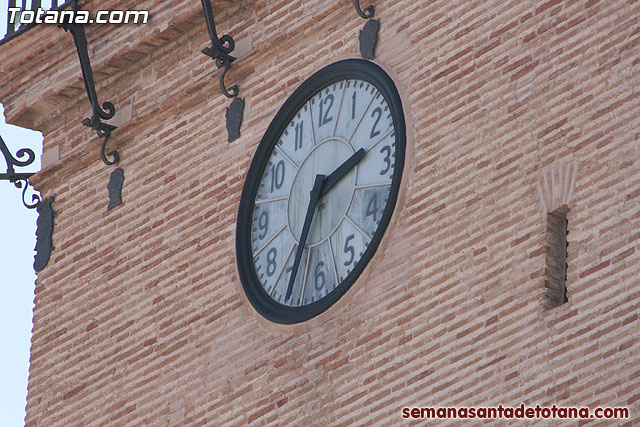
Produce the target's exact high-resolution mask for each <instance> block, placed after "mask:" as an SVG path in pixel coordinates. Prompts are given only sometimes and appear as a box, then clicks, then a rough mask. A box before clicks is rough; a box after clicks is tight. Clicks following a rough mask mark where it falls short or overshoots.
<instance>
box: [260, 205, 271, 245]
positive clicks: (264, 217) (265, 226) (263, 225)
mask: <svg viewBox="0 0 640 427" xmlns="http://www.w3.org/2000/svg"><path fill="white" fill-rule="evenodd" d="M258 230H260V232H261V234H258V239H260V240H262V239H264V238H265V237H266V236H267V231H268V230H269V214H268V213H267V211H266V210H265V211H262V213H261V214H260V216H259V217H258Z"/></svg>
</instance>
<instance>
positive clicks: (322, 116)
mask: <svg viewBox="0 0 640 427" xmlns="http://www.w3.org/2000/svg"><path fill="white" fill-rule="evenodd" d="M333 100H334V97H333V94H331V93H330V94H329V95H327V97H326V98H325V99H324V100H323V101H321V102H320V114H319V117H318V119H319V122H318V127H320V126H322V125H326V124H327V123H329V122H330V121H331V120H333V116H331V117H329V111H330V110H331V107H332V106H333ZM327 102H328V103H329V106H328V107H327V111H325V112H324V114H323V113H322V110H323V106H324V105H325V104H326V103H327Z"/></svg>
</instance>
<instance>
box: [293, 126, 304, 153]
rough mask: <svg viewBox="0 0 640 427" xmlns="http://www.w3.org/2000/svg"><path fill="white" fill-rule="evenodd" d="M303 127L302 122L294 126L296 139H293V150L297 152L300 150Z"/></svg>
mask: <svg viewBox="0 0 640 427" xmlns="http://www.w3.org/2000/svg"><path fill="white" fill-rule="evenodd" d="M303 126H304V122H300V123H298V124H296V139H295V144H294V146H293V149H294V150H295V151H298V150H299V149H300V148H302V129H303Z"/></svg>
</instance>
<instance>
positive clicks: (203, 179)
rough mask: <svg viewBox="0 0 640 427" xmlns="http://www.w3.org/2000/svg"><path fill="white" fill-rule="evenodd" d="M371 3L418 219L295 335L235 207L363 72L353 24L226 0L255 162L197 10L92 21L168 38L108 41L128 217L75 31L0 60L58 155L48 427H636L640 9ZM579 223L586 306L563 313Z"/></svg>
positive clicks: (93, 31)
mask: <svg viewBox="0 0 640 427" xmlns="http://www.w3.org/2000/svg"><path fill="white" fill-rule="evenodd" d="M374 3H375V5H376V7H377V9H376V18H378V19H380V24H381V29H380V32H379V37H380V39H379V42H378V47H377V51H376V54H377V58H376V62H377V63H379V64H380V65H382V66H383V67H384V68H385V69H386V70H387V71H388V72H389V73H390V74H391V75H392V76H393V77H394V79H395V81H396V84H397V86H398V88H399V90H400V92H401V95H402V97H403V102H404V107H405V115H406V117H407V122H408V131H409V141H408V144H409V147H408V153H407V164H406V166H405V174H404V177H403V184H402V191H401V196H400V199H399V201H398V205H397V207H396V212H395V214H394V218H393V221H392V224H391V226H390V228H389V229H388V231H387V234H386V237H385V239H384V241H383V244H382V245H381V247H380V249H379V251H378V253H377V255H376V257H375V258H374V260H373V261H372V263H371V264H370V267H369V268H368V269H367V271H366V277H363V278H362V279H361V280H359V281H358V282H357V283H356V285H355V286H354V288H353V289H352V290H351V291H350V292H349V293H348V294H347V295H346V296H345V297H344V298H343V299H342V300H341V301H340V302H339V304H337V306H335V307H333V308H332V309H330V310H329V311H328V312H326V313H325V314H323V315H322V316H320V318H316V319H313V320H312V321H310V322H308V323H306V324H302V325H298V326H295V327H288V328H285V327H278V326H275V325H272V324H269V323H268V322H267V321H265V320H263V319H262V318H260V317H259V315H258V314H257V313H256V312H255V311H254V310H253V308H252V307H251V306H250V304H249V303H248V302H247V301H246V299H245V297H244V295H243V293H242V289H241V285H240V283H239V279H238V274H237V271H236V267H235V221H236V212H237V208H238V203H239V198H240V192H241V190H242V186H243V182H244V178H245V175H246V173H247V169H248V167H249V163H250V161H251V158H252V156H253V153H254V151H255V148H256V147H257V144H258V143H259V141H260V138H261V137H262V134H263V133H264V131H265V130H266V127H267V125H268V124H269V122H270V121H271V119H272V118H273V116H274V114H275V112H276V111H277V109H278V108H279V106H280V105H281V104H282V103H283V102H284V101H285V99H286V98H287V97H288V96H289V95H290V94H291V93H292V92H293V90H294V89H295V88H296V87H297V86H298V85H299V84H300V83H301V82H302V81H304V80H305V79H306V78H307V77H308V76H310V75H311V74H312V73H313V72H314V71H315V70H317V69H319V68H321V67H322V66H324V65H327V64H329V63H332V62H335V61H336V60H338V59H342V58H346V57H357V56H358V41H357V40H358V31H359V30H360V29H361V28H362V26H363V25H364V22H365V21H364V20H362V19H360V18H359V17H358V16H357V15H356V13H355V10H354V8H353V5H352V2H350V1H337V0H322V1H314V2H290V1H284V0H280V1H265V0H257V1H248V0H242V1H234V2H231V1H218V2H214V12H215V14H216V23H217V24H218V32H219V34H231V35H232V36H233V37H234V38H235V39H236V41H239V40H243V43H244V44H245V46H248V48H247V49H246V50H247V51H246V52H245V53H244V54H243V55H242V56H241V57H240V58H239V59H238V60H237V61H236V62H235V63H234V64H233V67H232V69H231V70H230V71H229V73H228V74H227V82H228V84H234V83H238V84H239V85H240V90H241V96H242V97H244V99H245V102H246V108H245V112H244V122H243V125H242V128H241V132H242V136H241V138H240V139H238V140H237V141H235V142H234V143H232V144H228V143H227V142H226V129H225V122H224V114H225V108H226V107H227V106H228V104H229V101H228V100H227V99H226V98H224V97H223V96H222V94H221V93H220V90H219V88H218V76H219V71H218V70H217V69H216V68H215V65H214V64H213V62H212V61H211V60H209V59H208V58H207V57H206V56H204V55H202V54H201V53H200V50H201V49H202V48H203V47H205V46H207V45H208V44H209V41H208V36H207V32H206V26H205V23H204V17H203V15H202V12H201V8H200V4H199V2H196V1H193V2H151V1H146V2H132V1H115V0H113V1H109V2H97V1H88V2H83V3H82V6H83V7H84V8H86V9H89V10H93V11H95V10H98V9H116V8H120V7H123V8H128V9H149V10H150V11H151V16H152V22H150V23H149V24H147V25H137V26H134V25H120V26H96V25H93V26H89V27H87V34H88V38H89V44H90V55H91V58H92V63H93V65H94V74H95V79H96V82H97V85H98V94H99V98H100V101H101V102H104V101H111V102H113V103H114V104H115V106H116V108H118V109H122V110H125V111H126V110H128V114H125V115H124V116H123V117H122V118H121V122H122V125H121V126H120V127H119V128H118V129H117V130H116V131H114V133H113V135H112V138H111V142H110V147H111V148H118V150H119V151H120V154H121V162H120V163H119V165H118V166H119V167H122V168H123V169H124V173H125V182H124V189H123V200H124V203H123V204H122V205H121V206H119V207H117V208H115V209H112V210H110V211H107V204H108V193H107V190H106V185H107V182H108V179H109V175H110V173H111V172H112V170H113V167H107V166H105V165H104V164H103V163H102V162H101V161H100V160H99V157H98V153H99V145H100V140H99V139H98V138H97V137H96V136H95V133H94V132H92V131H90V130H89V129H88V128H86V127H83V126H81V124H80V122H81V120H82V119H83V118H85V117H87V116H88V115H89V112H90V108H89V103H88V100H87V98H86V94H85V92H84V86H83V83H82V80H81V77H80V69H79V64H78V61H77V57H76V53H75V49H74V48H73V43H72V40H71V36H70V35H69V34H68V33H64V32H63V31H62V30H60V29H58V28H55V27H52V26H49V27H45V26H40V27H37V28H36V29H33V30H31V31H30V32H28V33H27V34H26V35H23V36H21V37H19V38H18V39H16V40H14V41H12V42H10V43H8V44H6V45H4V46H2V47H0V55H1V56H2V58H3V60H2V61H0V69H1V70H2V74H3V76H4V75H6V76H7V77H8V78H7V79H2V82H0V101H1V102H3V103H4V104H5V111H6V115H7V121H8V122H10V123H14V124H19V125H23V126H27V127H31V128H33V129H37V130H40V131H42V132H43V134H44V138H45V140H44V150H45V154H46V153H50V155H49V158H52V159H53V160H51V161H50V162H49V163H51V164H50V165H48V166H47V167H46V168H45V169H44V170H43V171H42V172H40V173H39V174H38V175H36V176H35V177H34V178H33V179H32V181H33V182H34V184H35V186H36V187H37V189H39V190H40V191H41V192H42V194H43V195H44V196H45V197H49V196H55V203H54V209H55V210H56V212H57V216H56V219H55V230H54V235H53V240H54V245H55V250H54V251H53V253H52V258H51V261H50V262H49V265H48V266H47V268H45V269H44V271H42V272H41V273H39V276H38V280H37V287H36V300H35V303H36V305H35V309H34V327H33V338H32V349H31V370H30V377H29V393H28V404H27V418H26V423H27V425H28V426H54V425H60V426H72V425H81V426H89V425H141V424H142V425H144V424H151V425H237V424H244V423H251V424H255V425H262V424H281V425H350V424H353V423H355V424H362V425H374V424H375V425H397V424H400V423H401V422H402V419H401V409H402V407H403V406H412V405H416V406H436V405H441V406H465V405H498V404H502V405H513V406H516V405H519V404H520V403H523V402H524V403H526V404H530V405H535V404H540V405H549V406H550V405H552V404H556V405H562V406H574V405H575V406H589V407H592V408H595V407H596V406H626V407H629V408H630V410H631V417H632V419H631V420H628V421H619V424H624V423H625V422H626V423H627V425H632V424H633V423H634V421H635V420H637V419H638V410H639V408H640V392H639V390H640V363H639V362H640V356H639V355H638V354H639V350H640V345H639V344H638V342H639V338H640V320H639V319H638V312H639V309H640V307H639V306H640V287H639V285H638V282H639V277H640V263H639V256H638V255H639V251H638V244H639V242H640V230H639V229H640V227H639V225H640V173H639V172H640V148H639V147H640V145H639V144H638V140H639V139H640V119H639V116H640V114H639V112H640V100H639V98H638V96H637V95H638V92H637V88H638V86H639V85H638V84H639V83H640V77H639V75H640V73H639V72H638V65H639V64H640V46H639V43H640V3H638V2H636V1H622V0H617V1H616V0H611V1H593V0H589V1H577V0H574V1H569V0H567V1H560V0H551V1H547V2H542V1H541V2H523V1H519V0H518V1H507V2H502V1H480V0H479V1H471V2H411V1H404V0H402V1H385V0H376V1H375V2H374ZM367 4H369V2H367ZM367 4H365V2H363V6H366V5H367ZM36 46H37V47H36ZM51 153H55V155H54V156H52V155H51ZM564 205H566V206H568V208H569V209H570V210H569V212H568V214H567V217H568V221H569V224H570V234H569V236H568V241H569V243H570V244H569V249H568V258H567V263H568V269H567V295H568V303H566V304H564V305H562V306H560V307H557V308H553V309H545V307H544V300H545V265H546V256H547V254H546V252H547V246H548V245H547V243H546V237H545V236H546V232H547V224H546V222H547V213H548V212H552V211H554V210H556V209H558V208H560V207H561V206H564ZM591 424H592V425H598V423H597V422H595V421H594V422H592V423H591ZM605 424H607V421H603V422H601V423H600V425H605Z"/></svg>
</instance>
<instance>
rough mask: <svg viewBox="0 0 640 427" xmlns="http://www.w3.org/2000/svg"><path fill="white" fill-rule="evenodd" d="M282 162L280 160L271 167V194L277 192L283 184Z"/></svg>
mask: <svg viewBox="0 0 640 427" xmlns="http://www.w3.org/2000/svg"><path fill="white" fill-rule="evenodd" d="M284 172H285V170H284V160H280V161H279V162H278V164H276V165H275V166H271V192H272V193H273V192H274V191H275V190H279V189H280V188H281V187H282V184H283V183H284Z"/></svg>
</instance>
